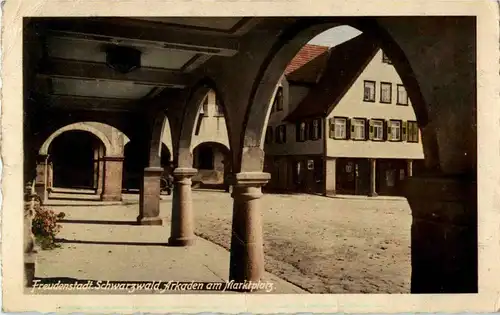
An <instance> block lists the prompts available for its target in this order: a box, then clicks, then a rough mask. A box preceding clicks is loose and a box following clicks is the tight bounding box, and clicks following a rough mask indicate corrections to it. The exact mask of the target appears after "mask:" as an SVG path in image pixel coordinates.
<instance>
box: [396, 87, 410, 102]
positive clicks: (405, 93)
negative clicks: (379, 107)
mask: <svg viewBox="0 0 500 315" xmlns="http://www.w3.org/2000/svg"><path fill="white" fill-rule="evenodd" d="M396 93H397V95H396V105H403V106H406V105H408V104H409V98H408V92H407V91H406V88H405V86H404V85H402V84H398V85H397V88H396ZM400 93H404V96H405V97H404V100H402V99H401V95H400Z"/></svg>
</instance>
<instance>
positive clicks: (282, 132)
mask: <svg viewBox="0 0 500 315" xmlns="http://www.w3.org/2000/svg"><path fill="white" fill-rule="evenodd" d="M274 136H275V138H276V143H286V125H279V126H277V127H276V132H275V134H274Z"/></svg>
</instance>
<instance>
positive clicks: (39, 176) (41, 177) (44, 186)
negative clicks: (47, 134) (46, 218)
mask: <svg viewBox="0 0 500 315" xmlns="http://www.w3.org/2000/svg"><path fill="white" fill-rule="evenodd" d="M48 160H49V156H48V155H44V154H41V155H39V156H38V159H37V164H36V179H35V192H36V194H37V195H38V196H39V197H40V200H41V202H42V203H45V202H47V200H48V199H49V195H48V181H49V169H48Z"/></svg>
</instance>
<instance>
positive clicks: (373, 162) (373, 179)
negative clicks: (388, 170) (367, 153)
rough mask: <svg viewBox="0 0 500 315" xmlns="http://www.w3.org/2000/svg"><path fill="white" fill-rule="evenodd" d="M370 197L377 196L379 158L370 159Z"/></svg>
mask: <svg viewBox="0 0 500 315" xmlns="http://www.w3.org/2000/svg"><path fill="white" fill-rule="evenodd" d="M368 196H370V197H377V196H378V194H377V159H370V193H369V194H368Z"/></svg>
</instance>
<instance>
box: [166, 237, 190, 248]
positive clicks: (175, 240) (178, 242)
mask: <svg viewBox="0 0 500 315" xmlns="http://www.w3.org/2000/svg"><path fill="white" fill-rule="evenodd" d="M195 241H196V237H195V236H192V237H169V239H168V246H192V245H194V243H195Z"/></svg>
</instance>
